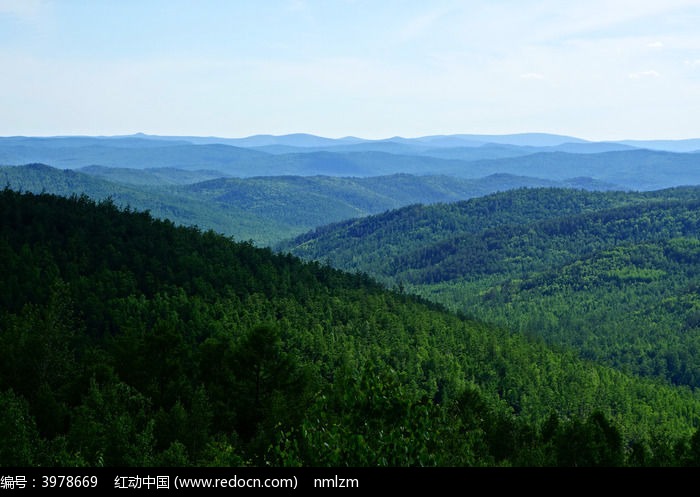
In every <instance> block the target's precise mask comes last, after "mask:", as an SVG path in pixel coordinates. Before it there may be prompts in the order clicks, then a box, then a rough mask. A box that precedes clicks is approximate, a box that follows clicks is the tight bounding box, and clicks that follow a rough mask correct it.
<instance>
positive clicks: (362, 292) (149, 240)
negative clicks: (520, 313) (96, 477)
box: [0, 189, 700, 466]
mask: <svg viewBox="0 0 700 497" xmlns="http://www.w3.org/2000/svg"><path fill="white" fill-rule="evenodd" d="M0 266H1V267H0V275H2V276H1V278H2V285H0V326H1V328H0V437H2V440H3V443H2V444H0V465H2V466H8V465H9V466H23V465H30V466H31V465H41V466H55V465H67V466H81V465H91V466H97V465H107V466H131V465H136V466H143V465H162V466H178V465H213V466H227V465H234V466H243V465H272V466H291V465H303V466H365V465H367V466H390V465H394V466H419V465H421V466H424V465H439V466H495V465H523V466H543V465H546V466H552V465H567V466H574V465H575V466H589V465H602V466H617V465H633V466H640V465H697V464H698V463H700V458H699V457H698V454H699V453H700V451H698V447H699V446H700V435H696V426H697V424H698V421H700V398H699V397H698V396H697V395H696V394H694V393H693V392H692V391H691V390H690V389H688V388H682V387H670V386H666V385H663V384H661V383H660V382H657V381H651V380H640V379H638V378H634V377H632V376H627V375H625V374H622V373H620V372H618V371H615V370H613V369H611V368H607V367H601V366H597V365H595V364H593V363H591V362H586V361H582V360H578V359H576V358H575V357H574V355H572V354H570V353H567V352H557V353H555V352H553V351H552V350H550V349H549V348H547V347H546V346H545V345H544V344H543V343H541V342H539V341H536V340H535V341H531V340H527V339H524V338H523V337H521V336H518V335H513V334H511V333H509V332H508V331H506V330H504V329H499V328H495V327H491V326H487V325H485V324H483V323H479V322H476V321H471V320H468V319H465V318H462V317H459V316H458V315H455V314H451V313H448V312H446V311H445V310H443V309H441V308H440V307H438V306H435V305H434V304H429V303H428V302H426V301H421V300H419V299H417V298H415V297H410V296H408V295H405V294H401V293H395V292H390V291H387V290H385V289H384V288H383V287H382V286H380V285H379V284H377V283H376V282H374V281H373V280H371V279H369V278H368V277H367V276H364V275H362V274H348V273H343V272H340V271H338V270H335V269H332V268H330V267H328V266H322V265H320V264H318V263H305V262H302V261H301V260H299V259H296V258H295V257H293V256H290V255H281V254H275V253H273V252H272V251H271V250H268V249H260V248H256V247H254V246H252V245H251V244H250V243H237V242H233V241H232V240H231V239H229V238H226V237H223V236H221V235H218V234H215V233H214V232H211V231H206V232H205V231H200V230H198V229H196V228H186V227H176V226H175V225H174V224H173V223H172V222H169V221H162V220H156V219H153V218H152V217H151V216H150V215H149V214H147V213H142V212H136V211H131V210H127V211H124V210H121V209H119V208H117V207H116V206H115V205H114V204H113V203H111V202H109V201H105V202H101V203H97V204H96V203H94V201H92V200H90V199H88V198H87V197H85V196H82V197H72V198H64V197H57V196H52V195H48V194H31V193H24V194H22V193H17V192H14V191H12V190H9V189H5V190H4V191H3V192H2V193H1V194H0Z"/></svg>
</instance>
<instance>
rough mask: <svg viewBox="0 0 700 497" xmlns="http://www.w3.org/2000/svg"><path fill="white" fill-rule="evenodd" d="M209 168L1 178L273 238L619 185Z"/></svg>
mask: <svg viewBox="0 0 700 497" xmlns="http://www.w3.org/2000/svg"><path fill="white" fill-rule="evenodd" d="M215 174H216V173H215V172H213V171H207V170H196V171H185V170H181V169H173V168H152V169H128V168H106V167H99V166H92V167H88V168H83V169H80V170H78V171H76V170H71V169H65V170H61V169H56V168H54V167H50V166H47V165H44V164H27V165H24V166H4V167H3V166H0V185H2V186H8V187H10V188H12V189H13V190H20V191H27V192H34V193H41V192H46V193H54V194H58V195H63V196H69V195H72V194H76V195H80V194H83V193H84V194H86V195H88V196H89V197H90V198H92V199H95V200H98V201H99V200H104V199H106V198H111V199H112V200H113V201H114V203H115V204H116V205H117V206H119V207H127V206H129V207H131V208H133V209H137V210H148V211H149V212H150V213H151V214H153V216H155V217H157V218H162V219H170V220H171V221H173V222H174V223H175V224H178V225H185V226H199V227H200V228H202V229H205V230H206V229H212V230H214V231H216V232H219V233H222V234H225V235H228V236H233V237H234V238H236V239H237V240H252V241H253V242H254V243H255V244H257V245H263V246H264V245H271V244H273V243H277V242H279V241H280V240H282V239H285V238H289V237H292V236H296V235H298V234H301V233H304V232H305V231H308V230H309V229H312V228H314V227H316V226H320V225H324V224H328V223H332V222H337V221H340V220H343V219H348V218H354V217H361V216H367V215H370V214H376V213H378V212H384V211H386V210H388V209H395V208H398V207H402V206H404V205H408V204H413V203H434V202H447V201H454V200H461V199H466V198H471V197H474V196H480V195H484V194H487V193H491V192H494V191H499V190H507V189H510V188H517V187H524V186H533V187H534V186H578V187H581V188H590V189H609V188H610V187H611V186H610V185H607V184H604V183H602V182H598V181H595V180H591V179H590V178H574V179H571V180H567V181H565V182H555V181H549V180H541V179H537V178H529V177H521V176H512V175H507V174H495V175H492V176H488V177H485V178H479V179H464V178H452V177H447V176H413V175H409V174H395V175H391V176H374V177H370V178H343V177H331V176H309V177H301V176H264V177H253V178H222V177H214V178H213V177H212V175H215Z"/></svg>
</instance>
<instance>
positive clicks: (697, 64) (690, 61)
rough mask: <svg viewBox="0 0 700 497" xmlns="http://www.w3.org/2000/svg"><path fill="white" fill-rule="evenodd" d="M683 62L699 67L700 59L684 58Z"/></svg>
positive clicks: (689, 65)
mask: <svg viewBox="0 0 700 497" xmlns="http://www.w3.org/2000/svg"><path fill="white" fill-rule="evenodd" d="M684 63H685V65H686V66H688V67H700V59H695V60H686V61H684Z"/></svg>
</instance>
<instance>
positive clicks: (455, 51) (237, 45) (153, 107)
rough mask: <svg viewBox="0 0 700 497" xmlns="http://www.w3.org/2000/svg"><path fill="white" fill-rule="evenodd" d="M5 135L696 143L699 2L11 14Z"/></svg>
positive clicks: (0, 122) (1, 82)
mask: <svg viewBox="0 0 700 497" xmlns="http://www.w3.org/2000/svg"><path fill="white" fill-rule="evenodd" d="M0 68H1V71H0V95H2V96H1V97H0V135H1V136H10V135H71V134H83V135H118V134H131V133H136V132H144V133H152V134H163V135H198V136H209V135H216V136H223V137H242V136H248V135H252V134H258V133H268V134H286V133H296V132H300V133H301V132H303V133H314V134H318V135H322V136H328V137H342V136H347V135H354V136H360V137H364V138H386V137H390V136H394V135H401V136H405V137H413V136H421V135H430V134H449V133H485V134H501V133H519V132H550V133H561V134H569V135H574V136H578V137H581V138H586V139H591V140H613V139H655V138H658V139H662V138H663V139H680V138H697V137H700V117H698V116H700V0H692V1H691V0H659V1H650V0H605V1H604V0H584V1H576V0H566V1H562V0H475V1H453V0H431V1H426V0H415V1H414V0H406V1H399V0H249V1H243V0H240V1H236V0H220V1H214V0H190V1H185V0H53V1H52V0H0Z"/></svg>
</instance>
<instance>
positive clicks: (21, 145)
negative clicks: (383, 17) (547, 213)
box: [0, 133, 700, 190]
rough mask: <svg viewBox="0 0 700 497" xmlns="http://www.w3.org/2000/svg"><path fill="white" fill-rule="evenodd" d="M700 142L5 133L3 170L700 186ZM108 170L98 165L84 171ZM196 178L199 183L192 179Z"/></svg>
mask: <svg viewBox="0 0 700 497" xmlns="http://www.w3.org/2000/svg"><path fill="white" fill-rule="evenodd" d="M698 150H700V139H695V140H677V141H668V140H667V141H663V140H656V141H625V142H590V141H585V140H581V139H579V138H575V137H571V136H562V135H552V134H542V133H526V134H516V135H463V134H460V135H435V136H425V137H419V138H402V137H393V138H390V139H386V140H366V139H362V138H356V137H346V138H339V139H332V138H324V137H319V136H314V135H308V134H291V135H283V136H273V135H255V136H250V137H247V138H217V137H190V136H153V135H144V134H136V135H129V136H113V137H91V136H59V137H44V138H42V137H0V164H1V165H23V164H31V163H43V164H48V165H50V166H53V167H56V168H60V169H82V168H91V167H94V166H101V167H103V168H119V169H131V170H134V169H148V170H151V171H153V170H155V169H161V170H162V171H161V174H160V177H159V178H158V179H157V180H156V179H154V178H151V179H150V180H148V179H147V178H144V177H143V176H140V177H139V180H140V181H144V180H147V181H156V182H165V183H178V182H182V181H183V180H184V179H183V177H182V175H181V174H179V178H168V177H166V176H167V175H164V174H162V173H163V171H165V169H178V170H183V171H200V172H201V171H206V172H207V175H206V177H202V175H201V174H202V173H200V172H198V173H197V174H196V175H194V177H196V178H197V179H213V178H215V177H238V178H246V177H255V176H290V175H293V176H317V175H323V176H342V177H370V176H387V175H394V174H412V175H446V176H452V177H461V178H470V179H476V178H482V177H485V176H489V175H492V174H511V175H516V176H527V177H534V178H539V179H542V180H548V181H562V180H565V179H567V178H572V177H588V178H592V179H593V180H595V181H598V182H602V183H606V184H615V185H617V186H618V187H619V188H621V189H635V190H650V189H657V188H666V187H672V186H679V185H688V184H699V183H700V167H698V165H699V164H700V162H699V159H700V153H698ZM84 170H85V171H86V172H90V171H92V172H93V173H96V174H99V171H100V170H98V169H92V170H89V169H84ZM184 181H189V180H184Z"/></svg>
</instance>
